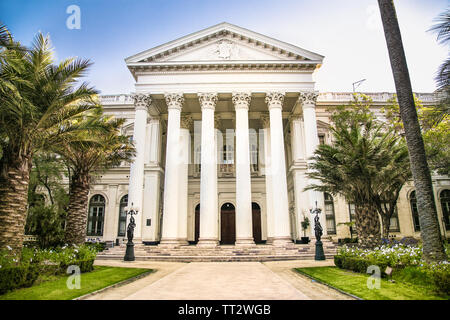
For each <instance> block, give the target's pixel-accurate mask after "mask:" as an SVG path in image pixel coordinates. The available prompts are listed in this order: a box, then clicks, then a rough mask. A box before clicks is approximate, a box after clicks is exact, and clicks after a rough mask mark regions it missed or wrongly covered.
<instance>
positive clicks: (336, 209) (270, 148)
mask: <svg viewBox="0 0 450 320" xmlns="http://www.w3.org/2000/svg"><path fill="white" fill-rule="evenodd" d="M323 58H324V57H323V56H321V55H319V54H316V53H313V52H310V51H307V50H304V49H302V48H299V47H296V46H293V45H290V44H287V43H284V42H281V41H278V40H275V39H272V38H269V37H266V36H264V35H261V34H258V33H255V32H252V31H249V30H246V29H243V28H240V27H237V26H234V25H231V24H228V23H222V24H219V25H216V26H213V27H210V28H208V29H205V30H202V31H199V32H196V33H193V34H190V35H188V36H185V37H183V38H180V39H177V40H174V41H171V42H169V43H166V44H163V45H161V46H158V47H156V48H153V49H150V50H147V51H144V52H141V53H138V54H136V55H134V56H131V57H129V58H127V59H126V60H125V61H126V63H127V66H128V68H129V70H130V72H131V73H132V75H133V77H134V79H135V81H136V85H135V88H136V93H134V94H130V95H128V94H120V95H110V96H102V97H101V102H102V104H103V105H104V109H105V113H107V114H111V115H114V116H116V117H120V118H125V119H126V120H127V121H126V123H125V125H124V127H123V129H122V130H123V132H122V133H123V134H125V135H128V136H130V139H132V140H133V142H134V144H135V147H136V156H135V158H134V159H133V162H132V163H131V165H127V164H125V163H124V164H123V165H122V166H120V167H117V168H114V169H110V170H108V171H107V172H104V173H102V174H101V175H100V176H99V177H98V178H97V179H96V182H95V183H94V184H93V186H92V188H91V191H90V202H89V214H88V229H87V238H101V239H102V240H109V241H111V240H112V241H114V240H116V239H118V238H119V239H123V238H125V236H126V226H127V216H126V214H125V208H126V207H134V208H136V209H137V210H138V215H137V216H136V217H135V219H136V227H135V230H134V234H135V239H136V240H137V241H142V242H144V243H148V244H159V245H161V246H178V245H186V244H188V243H191V244H194V243H195V244H196V245H198V246H205V247H211V246H216V245H218V244H236V245H240V246H253V245H255V244H259V243H272V244H274V245H284V244H286V243H290V242H292V241H296V240H299V239H300V237H302V236H304V235H306V236H313V228H311V227H310V228H308V229H307V230H305V231H303V230H302V228H301V222H302V221H303V220H304V219H305V217H308V218H309V220H310V221H313V217H312V216H311V214H310V209H311V208H314V207H316V206H317V207H319V208H321V209H322V212H323V214H321V216H320V219H321V224H322V226H323V227H324V228H323V229H324V235H325V236H330V237H333V238H335V239H336V238H345V237H350V236H351V234H350V232H351V229H349V227H348V226H346V225H342V224H341V223H345V222H349V221H351V219H352V204H348V203H346V202H345V200H344V199H341V198H339V197H332V196H331V195H329V194H324V193H321V192H316V191H304V188H305V187H306V186H307V185H308V184H310V183H312V182H313V181H311V180H310V179H308V178H307V176H306V173H307V172H308V170H309V169H308V164H309V163H310V161H311V160H309V158H310V157H311V156H312V155H313V153H314V150H315V149H316V147H317V146H318V145H319V144H320V143H330V142H331V136H330V133H329V130H328V127H329V123H330V109H332V108H333V107H334V106H337V105H342V104H346V103H348V102H350V100H351V99H352V94H351V93H326V92H325V93H319V92H317V91H316V90H315V88H314V80H313V77H314V73H315V72H316V71H317V69H318V68H320V66H321V64H322V61H323ZM369 95H370V96H371V97H372V99H373V101H374V104H373V105H374V110H373V111H374V112H375V113H376V114H377V115H378V116H380V117H382V114H381V111H380V109H381V107H382V106H383V105H385V104H386V103H387V100H388V99H390V98H391V97H392V94H390V93H372V94H369ZM418 96H419V99H421V100H422V101H423V103H424V104H425V105H426V104H428V105H432V104H433V103H434V96H433V94H419V95H418ZM433 179H434V185H435V197H436V201H437V207H438V212H439V220H440V223H441V229H442V232H443V234H445V232H446V230H449V226H450V225H449V203H450V181H449V179H448V177H434V178H433ZM391 230H392V234H393V235H397V236H419V230H418V219H417V209H416V206H415V193H414V188H413V185H412V184H408V185H406V186H405V187H404V188H403V190H402V193H401V195H400V199H399V202H398V206H397V215H396V216H395V217H393V219H392V221H391Z"/></svg>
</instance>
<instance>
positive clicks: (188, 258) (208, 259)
mask: <svg viewBox="0 0 450 320" xmlns="http://www.w3.org/2000/svg"><path fill="white" fill-rule="evenodd" d="M333 256H334V255H333V254H325V258H326V259H332V258H333ZM123 257H124V256H123V255H112V254H111V255H98V256H97V259H98V260H123ZM135 259H136V261H166V262H250V261H254V262H263V261H283V260H312V259H314V254H313V253H311V254H303V255H284V256H283V255H257V256H151V255H135Z"/></svg>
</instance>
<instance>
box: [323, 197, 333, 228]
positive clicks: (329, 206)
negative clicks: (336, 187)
mask: <svg viewBox="0 0 450 320" xmlns="http://www.w3.org/2000/svg"><path fill="white" fill-rule="evenodd" d="M324 198H325V217H326V222H327V233H328V234H336V219H335V215H334V203H333V197H332V196H331V195H330V194H329V193H326V192H325V193H324Z"/></svg>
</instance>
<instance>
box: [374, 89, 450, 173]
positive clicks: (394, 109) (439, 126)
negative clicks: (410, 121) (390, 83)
mask: <svg viewBox="0 0 450 320" xmlns="http://www.w3.org/2000/svg"><path fill="white" fill-rule="evenodd" d="M414 103H415V105H416V110H417V117H418V120H419V123H420V127H421V129H422V137H423V141H424V144H425V151H426V154H427V159H428V163H429V165H430V169H432V170H433V171H435V172H436V173H438V174H442V175H450V115H447V114H443V113H442V109H441V108H439V107H436V106H427V107H424V106H423V104H422V101H420V100H419V99H418V98H417V97H416V95H414ZM438 103H439V102H438ZM382 112H383V113H384V114H385V116H386V118H387V120H388V123H389V124H390V125H391V126H392V127H393V128H394V129H395V130H396V131H397V132H398V133H399V134H400V135H401V136H403V137H404V136H405V130H404V127H403V122H402V120H401V117H400V107H399V105H398V101H397V96H396V95H394V97H393V98H392V99H390V100H389V101H388V105H387V106H386V107H384V108H383V109H382Z"/></svg>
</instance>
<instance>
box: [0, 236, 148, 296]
mask: <svg viewBox="0 0 450 320" xmlns="http://www.w3.org/2000/svg"><path fill="white" fill-rule="evenodd" d="M101 249H102V248H101V246H100V245H99V244H95V243H86V244H84V245H81V246H76V245H73V246H61V247H55V248H49V249H41V248H38V247H34V246H30V247H27V246H24V247H23V249H22V252H21V253H20V254H17V253H16V251H14V250H12V248H10V247H7V248H6V249H4V250H2V251H0V300H67V299H74V298H77V297H80V296H82V295H85V294H88V293H91V292H93V291H96V290H99V289H102V288H105V287H108V286H110V285H113V284H116V283H118V282H121V281H125V280H128V279H130V278H134V277H137V276H139V275H142V274H147V273H149V272H152V270H150V269H139V268H118V267H103V266H94V260H95V258H96V255H97V252H98V251H99V250H101ZM78 271H79V276H80V278H79V284H80V285H79V286H76V281H75V280H74V281H73V282H74V283H72V281H71V279H69V277H71V276H73V275H75V276H77V272H78Z"/></svg>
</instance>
